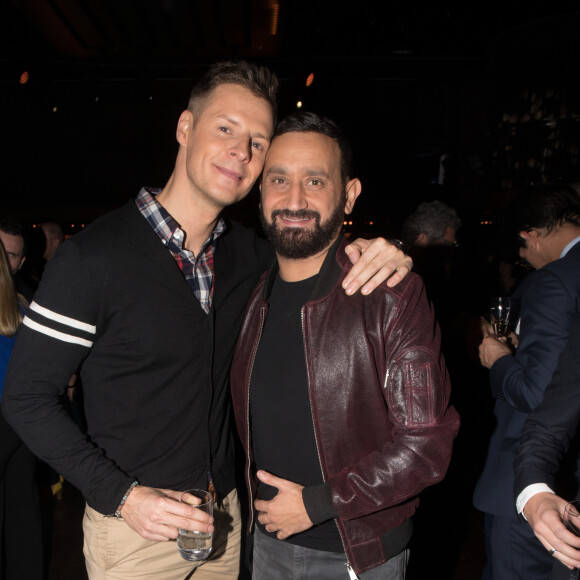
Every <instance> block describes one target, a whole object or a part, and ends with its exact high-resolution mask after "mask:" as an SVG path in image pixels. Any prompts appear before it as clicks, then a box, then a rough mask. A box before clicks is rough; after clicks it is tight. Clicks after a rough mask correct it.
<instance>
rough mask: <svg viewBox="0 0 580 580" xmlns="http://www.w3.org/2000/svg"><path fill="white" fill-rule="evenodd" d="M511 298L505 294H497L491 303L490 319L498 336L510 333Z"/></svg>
mask: <svg viewBox="0 0 580 580" xmlns="http://www.w3.org/2000/svg"><path fill="white" fill-rule="evenodd" d="M510 309H511V300H510V299H509V298H507V297H505V296H495V297H494V298H491V300H490V303H489V320H490V322H491V325H492V326H493V331H494V332H495V335H496V336H506V335H507V334H508V322H509V318H510Z"/></svg>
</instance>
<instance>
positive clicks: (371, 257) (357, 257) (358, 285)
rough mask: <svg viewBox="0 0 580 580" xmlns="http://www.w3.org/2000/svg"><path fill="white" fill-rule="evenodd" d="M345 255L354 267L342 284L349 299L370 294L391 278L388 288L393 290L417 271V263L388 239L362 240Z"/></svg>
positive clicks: (355, 243) (359, 239) (353, 243)
mask: <svg viewBox="0 0 580 580" xmlns="http://www.w3.org/2000/svg"><path fill="white" fill-rule="evenodd" d="M344 251H345V252H346V254H347V256H348V257H349V259H350V261H351V262H352V263H353V264H354V265H353V267H352V269H351V270H350V272H349V273H348V275H347V276H346V278H345V279H344V282H343V283H342V287H343V288H344V289H345V291H346V293H347V294H349V295H350V294H354V293H355V292H357V290H360V291H361V293H362V294H370V293H371V292H372V291H373V290H374V289H375V288H376V287H377V286H379V285H380V284H381V283H383V282H384V281H385V280H387V278H388V282H387V285H388V286H390V287H391V288H392V287H393V286H396V285H397V284H398V283H399V282H400V281H401V280H402V279H403V278H404V277H405V276H406V275H407V274H408V273H409V272H410V271H411V269H412V267H413V260H412V259H411V258H410V257H409V256H407V255H406V254H405V253H404V252H403V251H402V250H400V249H399V248H398V247H397V246H395V245H393V244H390V243H389V242H387V240H385V239H384V238H375V239H373V240H364V239H362V238H358V239H356V240H355V241H354V242H352V243H350V244H349V245H348V246H346V248H345V249H344ZM389 276H390V278H389Z"/></svg>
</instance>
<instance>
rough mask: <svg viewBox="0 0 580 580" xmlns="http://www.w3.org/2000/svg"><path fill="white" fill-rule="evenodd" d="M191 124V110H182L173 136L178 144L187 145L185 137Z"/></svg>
mask: <svg viewBox="0 0 580 580" xmlns="http://www.w3.org/2000/svg"><path fill="white" fill-rule="evenodd" d="M192 126H193V114H192V112H191V111H183V113H181V115H180V117H179V121H177V130H176V131H175V137H176V139H177V142H178V143H179V144H180V145H183V146H185V145H187V138H188V136H189V132H190V131H191V128H192Z"/></svg>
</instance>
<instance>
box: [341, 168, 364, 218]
mask: <svg viewBox="0 0 580 580" xmlns="http://www.w3.org/2000/svg"><path fill="white" fill-rule="evenodd" d="M361 191H362V184H361V182H360V179H357V178H356V177H355V178H354V179H351V180H350V181H349V182H348V183H347V184H346V203H345V205H344V213H345V214H347V215H348V214H349V213H351V212H352V210H353V208H354V204H355V202H356V198H357V197H358V196H359V195H360V192H361Z"/></svg>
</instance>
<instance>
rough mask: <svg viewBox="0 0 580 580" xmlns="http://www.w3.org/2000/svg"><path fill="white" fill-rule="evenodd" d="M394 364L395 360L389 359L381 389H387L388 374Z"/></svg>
mask: <svg viewBox="0 0 580 580" xmlns="http://www.w3.org/2000/svg"><path fill="white" fill-rule="evenodd" d="M394 365H395V361H391V364H390V365H389V368H388V369H387V374H386V375H385V382H384V383H383V390H385V391H386V390H387V382H388V381H389V374H390V372H391V369H392V368H393V366H394Z"/></svg>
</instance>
